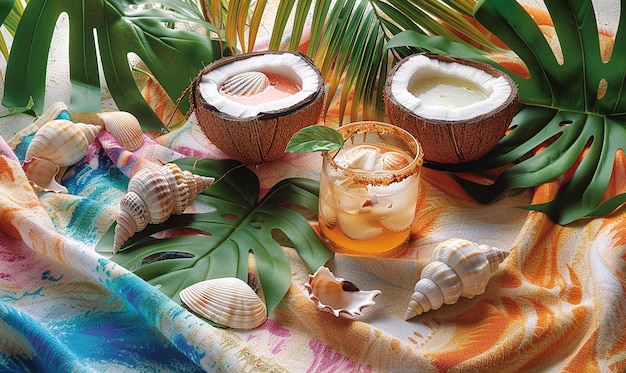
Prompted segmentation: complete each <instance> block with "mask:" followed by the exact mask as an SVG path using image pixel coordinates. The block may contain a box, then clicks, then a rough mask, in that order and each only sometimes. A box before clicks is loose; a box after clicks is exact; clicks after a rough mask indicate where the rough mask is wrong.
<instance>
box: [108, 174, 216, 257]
mask: <svg viewBox="0 0 626 373" xmlns="http://www.w3.org/2000/svg"><path fill="white" fill-rule="evenodd" d="M213 181H214V179H213V178H212V177H205V176H199V175H195V174H192V173H191V172H189V171H183V170H181V169H180V168H179V167H178V166H177V165H175V164H173V163H167V164H165V165H163V166H161V167H160V168H159V169H157V170H155V169H150V168H142V169H141V170H139V171H137V173H136V174H135V175H133V177H132V178H131V179H130V181H129V182H128V190H127V193H126V194H125V195H124V196H123V197H122V200H121V201H120V214H119V215H118V217H117V226H116V227H115V236H114V238H113V251H114V252H117V251H118V250H119V249H120V247H122V245H123V244H124V242H126V240H128V238H130V237H131V236H132V235H133V234H135V232H139V231H141V230H143V229H144V228H145V227H146V226H147V225H148V224H159V223H163V222H164V221H165V220H167V218H169V217H170V215H172V214H175V215H179V214H182V213H183V212H184V211H185V208H186V207H187V205H188V204H189V202H191V201H192V200H193V199H194V198H195V197H196V195H197V194H198V193H200V192H201V191H202V190H204V188H206V187H207V186H209V185H210V184H211V183H212V182H213Z"/></svg>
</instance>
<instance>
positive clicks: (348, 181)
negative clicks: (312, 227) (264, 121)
mask: <svg viewBox="0 0 626 373" xmlns="http://www.w3.org/2000/svg"><path fill="white" fill-rule="evenodd" d="M338 130H339V132H340V133H341V134H342V135H343V137H344V139H346V141H345V143H344V146H343V148H341V149H339V150H335V151H329V152H324V153H322V156H323V161H322V172H321V176H320V198H319V226H320V230H321V234H322V236H323V239H324V241H325V242H326V244H327V246H328V247H329V248H331V249H332V250H333V251H335V252H339V253H346V254H353V255H363V256H378V257H391V256H394V255H398V254H400V253H401V252H402V250H403V248H404V247H405V244H406V242H407V240H408V238H409V234H410V233H411V225H412V223H413V220H414V218H415V209H416V204H417V197H418V186H419V174H420V169H421V165H422V162H423V158H422V157H423V152H422V148H421V146H420V144H419V142H418V141H417V140H416V139H415V138H414V137H413V136H412V135H411V134H410V133H408V132H407V131H405V130H403V129H401V128H399V127H396V126H394V125H391V124H387V123H382V122H373V121H369V122H355V123H351V124H347V125H343V126H340V127H339V128H338Z"/></svg>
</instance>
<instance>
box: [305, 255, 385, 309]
mask: <svg viewBox="0 0 626 373" xmlns="http://www.w3.org/2000/svg"><path fill="white" fill-rule="evenodd" d="M304 287H305V288H306V289H307V291H308V293H309V298H310V299H311V300H312V301H313V303H315V305H316V306H317V308H318V309H319V310H320V311H325V312H330V313H332V314H333V315H335V317H339V316H344V317H353V316H358V315H362V314H363V309H364V308H366V307H368V306H372V305H374V304H375V303H376V302H374V298H375V297H376V296H377V295H379V294H380V293H381V291H380V290H369V291H364V290H359V289H358V288H357V287H356V286H355V285H354V284H353V283H351V282H349V281H346V280H344V279H342V278H336V277H335V275H333V273H332V272H331V271H330V270H329V269H328V268H327V267H320V268H319V269H318V270H317V271H316V272H315V273H314V274H313V275H309V282H308V283H306V284H304Z"/></svg>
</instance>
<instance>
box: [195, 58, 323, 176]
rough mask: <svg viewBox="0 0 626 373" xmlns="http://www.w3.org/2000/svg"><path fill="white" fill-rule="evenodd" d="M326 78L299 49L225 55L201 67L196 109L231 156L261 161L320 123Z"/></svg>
mask: <svg viewBox="0 0 626 373" xmlns="http://www.w3.org/2000/svg"><path fill="white" fill-rule="evenodd" d="M323 98H324V81H323V79H322V76H321V74H320V72H319V70H318V69H317V67H316V66H315V63H314V62H313V61H312V60H311V59H310V58H309V57H307V56H306V55H305V54H302V53H298V52H286V51H280V52H279V51H273V52H252V53H244V54H240V55H236V56H232V57H225V58H222V59H220V60H217V61H215V62H214V63H212V64H210V65H208V66H207V67H206V68H205V69H204V70H202V71H201V73H200V75H199V76H198V78H197V79H196V80H195V82H194V86H193V89H192V97H191V100H192V107H193V108H194V112H195V114H196V117H197V119H198V124H199V125H200V127H201V128H202V130H203V132H204V134H205V135H206V137H207V138H208V139H209V140H210V141H211V142H212V143H213V144H214V145H216V146H217V147H219V148H220V149H222V150H223V151H224V152H225V153H227V154H228V155H230V156H231V157H233V158H235V159H237V160H239V161H241V162H243V163H246V164H257V163H262V162H268V161H272V160H276V159H278V158H280V157H282V156H283V155H284V154H285V147H286V145H287V143H288V142H289V139H290V138H291V136H292V135H293V134H294V133H296V132H297V131H298V130H300V129H301V128H304V127H307V126H310V125H313V124H316V123H317V122H318V121H319V118H320V115H321V113H322V109H323V105H324V100H323Z"/></svg>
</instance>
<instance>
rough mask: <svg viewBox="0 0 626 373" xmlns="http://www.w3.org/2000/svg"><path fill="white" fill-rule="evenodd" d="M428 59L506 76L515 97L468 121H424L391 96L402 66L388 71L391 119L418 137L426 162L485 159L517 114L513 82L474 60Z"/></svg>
mask: <svg viewBox="0 0 626 373" xmlns="http://www.w3.org/2000/svg"><path fill="white" fill-rule="evenodd" d="M424 55H426V56H427V57H429V58H434V59H438V60H442V61H445V62H456V63H460V64H464V65H468V66H471V67H474V68H477V69H480V70H483V71H485V72H487V73H489V74H490V75H492V76H494V77H496V78H497V77H500V76H502V77H504V79H505V80H506V81H507V82H508V83H509V85H510V86H511V87H512V94H511V95H510V97H508V99H507V100H506V101H505V102H504V103H503V104H502V105H501V106H499V107H498V108H496V109H494V110H491V111H489V112H486V113H484V114H481V115H479V116H476V117H473V118H471V119H467V120H437V119H431V118H424V117H421V116H419V115H417V114H416V113H414V112H413V111H411V110H409V109H407V108H406V107H404V106H403V105H402V104H401V103H400V102H398V101H397V100H396V99H395V98H394V97H393V95H392V94H391V81H392V79H391V78H392V77H393V75H394V74H395V72H396V71H397V70H398V68H399V67H400V66H401V64H402V63H403V62H404V61H405V60H407V59H408V58H410V57H411V56H409V57H406V58H405V59H404V60H402V61H400V62H399V63H397V64H396V65H395V66H394V67H393V68H392V69H391V71H390V72H389V75H388V76H387V80H386V83H385V89H384V93H383V97H384V105H385V114H386V115H387V117H388V120H389V121H390V122H391V123H392V124H394V125H396V126H398V127H401V128H404V129H405V130H407V131H408V132H410V133H411V134H412V135H413V136H415V137H416V138H417V139H418V141H419V142H420V144H421V145H422V147H423V149H424V159H425V160H426V161H429V162H433V163H442V164H458V163H465V162H469V161H473V160H476V159H479V158H481V157H483V156H484V155H485V154H487V153H488V152H489V151H490V150H492V149H493V148H494V147H495V146H496V144H497V143H498V142H499V141H500V140H501V139H502V137H504V135H505V133H506V131H507V129H508V128H509V126H510V124H511V121H512V120H513V116H514V115H515V113H516V111H517V105H518V92H517V86H516V85H515V83H514V82H513V80H512V79H511V78H510V77H509V76H508V75H507V74H506V73H504V72H502V71H500V70H498V69H495V68H493V67H491V66H489V65H487V64H484V63H479V62H475V61H471V60H466V59H461V58H453V57H447V56H441V55H436V54H430V53H424Z"/></svg>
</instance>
